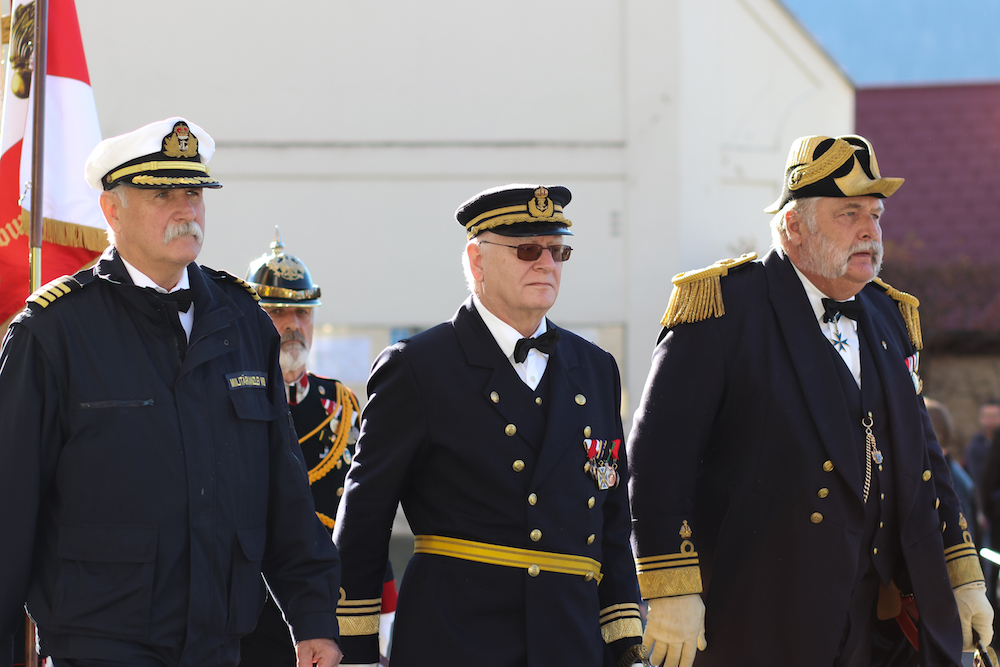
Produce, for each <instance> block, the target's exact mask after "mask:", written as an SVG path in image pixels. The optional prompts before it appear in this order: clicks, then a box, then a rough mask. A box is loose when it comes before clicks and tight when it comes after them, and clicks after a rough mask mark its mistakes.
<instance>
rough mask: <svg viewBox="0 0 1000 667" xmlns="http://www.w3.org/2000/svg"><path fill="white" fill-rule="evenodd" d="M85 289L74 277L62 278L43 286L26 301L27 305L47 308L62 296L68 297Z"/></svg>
mask: <svg viewBox="0 0 1000 667" xmlns="http://www.w3.org/2000/svg"><path fill="white" fill-rule="evenodd" d="M81 287H83V285H82V284H80V282H79V281H78V280H77V279H76V278H74V277H73V276H62V277H61V278H56V279H55V280H53V281H52V282H50V283H48V284H46V285H42V286H41V287H39V288H38V289H37V290H35V291H34V293H33V294H32V295H31V296H29V297H28V298H27V299H25V303H33V304H35V305H38V306H41V307H42V308H47V307H48V306H49V304H50V303H52V302H53V301H55V300H56V299H58V298H59V297H61V296H66V295H67V294H69V293H70V292H72V291H74V290H78V289H80V288H81Z"/></svg>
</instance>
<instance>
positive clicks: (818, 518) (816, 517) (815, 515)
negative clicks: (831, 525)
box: [809, 512, 823, 523]
mask: <svg viewBox="0 0 1000 667" xmlns="http://www.w3.org/2000/svg"><path fill="white" fill-rule="evenodd" d="M809 520H810V521H812V522H813V523H820V522H821V521H822V520H823V515H822V514H820V513H819V512H813V513H812V516H810V517H809Z"/></svg>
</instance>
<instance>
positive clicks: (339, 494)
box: [337, 487, 344, 498]
mask: <svg viewBox="0 0 1000 667" xmlns="http://www.w3.org/2000/svg"><path fill="white" fill-rule="evenodd" d="M342 495H344V487H340V488H339V489H337V497H338V498H339V497H341V496H342Z"/></svg>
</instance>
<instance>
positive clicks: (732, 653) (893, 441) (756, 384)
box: [628, 135, 993, 667]
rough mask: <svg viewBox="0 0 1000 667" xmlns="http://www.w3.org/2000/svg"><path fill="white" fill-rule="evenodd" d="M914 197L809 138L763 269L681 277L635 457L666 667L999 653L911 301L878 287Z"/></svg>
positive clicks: (639, 516)
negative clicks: (891, 228)
mask: <svg viewBox="0 0 1000 667" xmlns="http://www.w3.org/2000/svg"><path fill="white" fill-rule="evenodd" d="M902 182H903V180H902V179H900V178H883V177H882V176H881V175H880V174H879V170H878V164H877V163H876V160H875V153H874V150H873V149H872V146H871V144H870V143H869V142H868V141H867V140H865V139H864V138H862V137H859V136H854V135H849V136H843V137H836V138H834V137H824V136H809V137H803V138H801V139H798V140H797V141H795V143H794V144H793V145H792V149H791V152H790V153H789V158H788V163H787V165H786V169H785V178H784V188H783V192H782V194H781V196H780V197H779V199H778V200H777V201H776V202H775V203H774V204H772V205H771V206H770V207H769V208H768V209H767V212H768V213H771V214H774V217H773V219H772V240H773V248H772V250H771V252H769V253H768V254H767V256H766V257H765V258H764V259H763V261H753V260H754V259H755V257H754V256H753V255H752V254H751V255H744V256H743V257H741V258H739V259H736V260H723V261H721V262H718V263H717V264H715V265H713V266H711V267H708V268H706V269H703V270H700V271H691V272H688V273H683V274H680V275H678V276H677V277H675V278H674V281H673V282H674V293H673V294H672V295H671V298H670V304H669V305H668V308H667V312H666V315H665V316H664V318H663V322H662V324H663V327H664V328H663V330H662V331H661V333H660V337H659V341H658V344H657V346H656V349H655V351H654V353H653V365H652V369H651V370H650V374H649V378H648V380H647V382H646V387H645V390H644V391H643V396H642V400H641V402H640V405H639V408H638V410H637V411H636V414H635V422H634V426H633V430H632V434H631V437H630V438H629V447H628V451H629V458H630V463H631V466H632V481H631V484H630V499H631V505H632V517H633V518H632V522H633V530H634V547H635V555H636V563H637V569H638V574H639V586H640V589H641V592H642V596H643V597H644V598H645V599H647V600H648V601H649V612H648V617H647V626H646V631H645V636H644V642H643V643H644V644H645V645H646V646H647V647H650V648H651V649H652V662H653V663H654V664H660V663H663V662H664V660H665V661H666V662H665V664H668V665H678V664H681V665H691V664H692V663H694V664H695V665H698V666H699V667H704V666H712V665H735V664H739V665H762V666H765V665H766V666H767V667H774V666H775V665H811V666H812V665H815V666H820V665H827V666H829V665H833V666H836V667H846V666H850V667H854V666H860V665H865V666H868V665H872V664H887V663H885V662H883V659H884V655H883V654H881V653H880V651H882V650H883V649H884V647H886V646H891V647H894V649H898V648H899V645H900V644H901V643H902V642H905V641H906V640H905V639H903V636H904V634H905V636H906V637H907V638H908V639H909V640H910V641H912V642H913V643H914V644H915V645H916V646H919V653H918V654H917V655H918V656H919V658H918V659H919V664H921V665H956V666H957V665H960V664H961V655H960V654H961V651H962V650H963V648H964V649H965V650H971V649H972V647H973V640H974V637H975V635H976V634H977V633H978V636H979V638H981V639H982V640H983V641H985V642H986V643H988V642H989V641H990V638H991V637H992V634H993V630H992V619H993V611H992V609H991V608H990V605H989V603H988V602H987V600H986V597H985V586H984V584H983V573H982V570H981V568H980V565H979V560H978V558H977V554H976V548H975V545H974V544H973V543H972V538H971V536H970V534H969V531H968V528H969V526H968V521H967V518H966V517H965V516H963V514H962V511H961V507H960V505H959V501H958V499H957V498H956V496H955V492H954V491H953V490H952V484H951V475H950V474H949V471H948V464H947V462H946V461H945V459H944V457H943V456H942V453H941V448H940V446H938V443H937V442H936V440H935V436H934V432H933V430H932V428H931V424H930V420H929V418H928V416H927V410H926V409H925V407H924V402H923V399H922V397H921V383H920V378H919V375H918V354H919V353H918V351H919V349H920V348H921V346H922V341H921V334H920V324H919V320H918V317H917V305H918V302H917V300H916V299H915V298H914V297H912V296H910V295H909V294H905V293H903V292H900V291H899V290H896V289H894V288H892V287H890V286H889V285H887V284H886V283H884V282H882V281H880V280H878V278H877V276H878V273H879V268H880V267H881V264H882V229H881V225H882V213H883V209H884V204H883V202H884V200H885V199H887V198H888V197H889V196H891V195H892V194H893V193H894V192H895V191H896V190H897V188H899V186H900V185H901V184H902ZM893 618H895V619H897V623H887V622H885V621H886V619H893ZM696 647H697V648H698V649H700V650H701V651H703V652H697V651H696ZM696 653H697V655H696ZM894 664H895V663H894ZM907 664H911V663H907Z"/></svg>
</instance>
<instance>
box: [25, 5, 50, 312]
mask: <svg viewBox="0 0 1000 667" xmlns="http://www.w3.org/2000/svg"><path fill="white" fill-rule="evenodd" d="M48 23H49V2H48V0H35V40H34V41H35V43H34V45H33V47H32V56H33V58H34V61H35V62H34V67H33V68H32V70H33V71H32V74H31V79H32V83H34V86H35V90H34V94H35V97H34V108H33V109H32V119H33V120H32V123H33V127H32V131H33V134H32V139H31V226H30V228H29V231H28V246H29V247H30V248H31V255H30V259H29V267H30V287H31V291H32V292H34V291H35V290H37V289H38V288H39V287H41V286H42V220H43V219H44V215H45V211H44V204H43V202H42V194H43V192H42V191H43V187H44V182H43V180H44V172H43V166H44V165H43V162H44V158H45V79H46V78H47V77H46V76H45V74H46V69H47V68H46V55H47V51H48V48H47V44H46V42H47V38H48Z"/></svg>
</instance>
